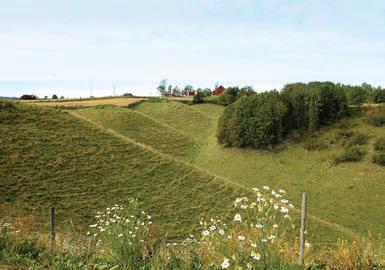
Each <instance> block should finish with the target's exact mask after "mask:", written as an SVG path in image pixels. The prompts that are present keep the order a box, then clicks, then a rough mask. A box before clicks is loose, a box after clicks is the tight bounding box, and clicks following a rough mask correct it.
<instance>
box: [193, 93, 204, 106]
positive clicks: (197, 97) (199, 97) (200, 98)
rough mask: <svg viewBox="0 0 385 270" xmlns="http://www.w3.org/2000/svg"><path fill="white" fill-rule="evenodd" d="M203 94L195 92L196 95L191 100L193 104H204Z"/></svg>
mask: <svg viewBox="0 0 385 270" xmlns="http://www.w3.org/2000/svg"><path fill="white" fill-rule="evenodd" d="M204 97H205V95H204V93H203V92H202V91H197V93H196V95H195V96H194V98H193V103H195V104H196V103H203V102H204Z"/></svg>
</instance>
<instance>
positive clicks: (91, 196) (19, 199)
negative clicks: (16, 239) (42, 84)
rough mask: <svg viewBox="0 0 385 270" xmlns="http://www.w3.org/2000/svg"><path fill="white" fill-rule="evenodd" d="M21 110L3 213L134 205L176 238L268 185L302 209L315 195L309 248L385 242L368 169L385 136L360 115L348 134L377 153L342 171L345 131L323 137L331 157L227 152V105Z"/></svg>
mask: <svg viewBox="0 0 385 270" xmlns="http://www.w3.org/2000/svg"><path fill="white" fill-rule="evenodd" d="M107 104H108V103H107ZM14 110H15V111H13V112H8V111H6V110H3V111H1V118H0V119H1V122H0V123H1V124H0V130H1V134H2V137H1V144H0V145H1V146H0V153H1V158H0V170H1V171H2V172H4V175H5V176H6V177H4V178H3V179H2V180H1V182H0V185H1V186H0V191H1V193H4V194H6V196H5V197H4V198H1V199H0V200H2V202H1V204H2V205H3V207H1V209H2V213H3V214H5V213H6V211H7V209H13V211H11V212H9V213H11V214H12V215H16V214H21V213H23V214H25V215H30V216H33V217H34V218H38V219H39V221H41V220H44V219H48V217H47V213H46V212H47V210H46V209H47V207H49V206H50V205H51V204H52V202H54V203H55V205H57V206H58V211H59V213H60V215H59V218H60V219H61V220H62V221H65V222H66V223H68V222H69V220H71V219H72V220H73V221H74V222H75V223H81V222H80V221H85V220H87V221H88V220H90V219H92V216H93V215H94V213H95V212H96V211H97V210H98V208H102V207H106V206H108V205H110V204H111V203H116V202H120V201H121V200H123V199H124V198H125V197H127V196H134V197H137V198H139V199H140V200H143V201H144V204H145V205H146V208H147V210H148V211H149V212H150V213H153V214H154V215H155V218H157V219H158V220H159V221H160V223H161V226H162V230H163V232H165V231H167V232H168V233H169V235H171V236H176V235H181V234H183V232H186V231H189V230H190V229H192V228H194V224H196V223H197V222H198V220H197V219H198V217H199V216H201V215H207V214H211V215H216V214H225V213H226V210H227V209H229V207H231V202H232V200H233V199H234V197H235V196H239V195H240V194H241V193H242V192H246V188H249V187H253V186H262V185H269V186H271V187H273V188H277V189H278V188H284V189H286V190H287V192H288V197H289V199H291V200H293V201H294V203H295V205H296V206H299V204H300V198H301V193H302V192H304V191H306V192H308V193H309V214H310V215H311V218H310V220H309V234H312V235H313V239H317V238H320V239H321V240H322V241H323V240H334V239H335V238H337V237H342V238H346V237H350V236H352V235H367V233H368V231H371V232H372V233H374V234H377V233H383V234H384V233H385V224H384V221H383V220H384V214H383V213H385V203H384V201H385V200H384V199H385V194H384V192H383V190H384V188H385V181H384V180H385V169H384V167H380V166H378V165H374V164H372V163H371V160H370V152H371V147H372V145H371V144H372V141H373V140H374V139H375V138H376V137H379V136H381V135H382V136H384V135H385V129H384V128H375V127H372V126H369V125H367V124H366V123H365V122H364V121H363V120H362V119H361V118H359V117H353V118H351V119H349V120H348V121H349V122H350V124H349V126H351V127H350V129H351V130H356V131H360V132H362V133H365V134H366V135H367V136H368V142H367V144H366V145H365V146H364V147H365V148H367V151H368V152H369V154H368V155H367V157H366V158H365V159H364V160H363V161H361V162H358V163H342V164H339V165H334V164H332V162H331V160H332V159H333V155H334V154H336V153H338V152H340V151H342V148H343V147H342V146H341V145H340V143H339V142H338V140H337V139H335V138H336V134H337V133H338V132H339V130H342V129H344V128H341V127H339V124H336V125H335V126H333V127H331V128H326V129H323V130H322V131H321V132H320V137H319V138H320V139H321V140H325V141H327V143H328V147H327V148H325V149H323V150H318V151H309V150H306V149H305V148H304V141H301V140H298V142H296V143H294V142H292V140H291V142H290V143H289V142H286V143H284V145H283V146H284V147H282V149H281V150H280V151H275V152H269V151H257V150H252V149H234V148H223V147H221V146H219V145H218V144H217V142H216V139H215V129H216V121H217V118H218V117H219V115H220V113H221V112H222V110H223V107H221V106H217V105H213V104H199V105H193V106H188V105H185V104H182V103H179V102H174V101H162V102H153V101H146V102H141V103H139V104H137V105H134V106H131V107H130V108H124V107H123V108H119V107H115V106H98V107H92V108H82V109H79V110H73V109H72V110H69V111H65V110H57V109H51V108H43V107H37V106H27V105H23V104H20V105H17V106H16V109H14ZM345 128H346V127H345ZM3 134H4V135H3ZM232 183H234V184H232Z"/></svg>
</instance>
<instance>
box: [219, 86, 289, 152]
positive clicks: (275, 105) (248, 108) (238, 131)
mask: <svg viewBox="0 0 385 270" xmlns="http://www.w3.org/2000/svg"><path fill="white" fill-rule="evenodd" d="M285 111H286V107H285V105H284V104H283V102H282V100H281V97H280V95H279V93H278V92H276V91H271V92H265V93H261V94H256V95H252V96H243V97H240V98H239V99H238V100H237V101H236V102H234V103H232V104H230V105H229V106H227V107H226V109H225V110H224V112H223V114H222V116H221V117H220V118H219V120H218V129H217V134H216V135H217V139H218V142H219V143H221V144H223V145H225V146H237V147H244V146H251V147H255V148H264V147H268V146H274V145H276V144H278V143H279V142H280V141H281V139H282V120H283V116H284V113H285Z"/></svg>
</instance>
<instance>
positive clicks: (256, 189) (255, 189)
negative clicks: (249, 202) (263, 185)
mask: <svg viewBox="0 0 385 270" xmlns="http://www.w3.org/2000/svg"><path fill="white" fill-rule="evenodd" d="M251 190H252V191H254V192H258V191H259V188H255V187H254V188H252V189H251Z"/></svg>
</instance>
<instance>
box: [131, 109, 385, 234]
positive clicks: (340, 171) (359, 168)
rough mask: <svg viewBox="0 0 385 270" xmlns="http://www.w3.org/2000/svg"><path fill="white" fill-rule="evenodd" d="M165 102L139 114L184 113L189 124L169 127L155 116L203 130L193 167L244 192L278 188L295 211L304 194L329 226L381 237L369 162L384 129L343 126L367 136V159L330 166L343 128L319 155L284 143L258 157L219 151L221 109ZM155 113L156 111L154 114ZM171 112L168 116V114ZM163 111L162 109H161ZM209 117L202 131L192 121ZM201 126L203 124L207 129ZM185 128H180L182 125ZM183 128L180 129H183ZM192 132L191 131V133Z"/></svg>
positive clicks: (354, 123) (330, 134)
mask: <svg viewBox="0 0 385 270" xmlns="http://www.w3.org/2000/svg"><path fill="white" fill-rule="evenodd" d="M173 103H175V102H168V103H167V102H163V103H160V104H156V105H153V104H150V103H147V102H144V103H142V104H140V107H139V108H134V109H139V110H140V111H141V112H142V113H145V114H147V115H148V116H149V117H155V116H156V115H157V113H159V112H160V111H162V115H170V114H172V113H174V112H175V107H178V108H179V107H181V108H182V107H183V118H182V119H189V120H188V121H185V122H183V121H182V120H181V121H175V122H174V121H169V119H168V118H167V119H164V117H162V116H159V117H158V119H159V121H164V122H168V125H170V126H172V127H173V128H176V129H178V128H183V129H185V130H192V131H191V134H193V132H194V131H196V130H202V131H201V132H200V134H201V137H200V139H201V142H202V148H201V150H202V151H201V152H200V154H199V156H198V158H197V161H196V164H197V165H198V166H200V167H202V168H205V169H207V170H208V171H210V172H212V173H214V174H217V175H220V176H221V177H224V178H226V179H229V180H231V181H234V182H235V183H238V184H241V185H242V186H244V187H253V186H262V185H265V184H268V185H271V186H273V187H282V188H284V189H286V190H287V191H288V194H289V195H288V196H289V198H290V199H291V200H293V201H294V202H295V203H296V204H297V205H299V204H300V198H301V194H302V192H305V191H306V192H308V193H309V213H310V214H311V215H313V216H316V217H318V218H320V219H323V220H327V221H330V222H331V223H333V224H339V225H340V226H343V227H346V228H348V229H352V230H354V231H356V232H359V233H361V234H363V235H366V234H367V232H368V231H371V232H372V233H374V234H377V233H381V234H385V223H384V222H383V213H385V203H384V202H385V194H384V193H383V190H384V189H385V181H384V179H385V169H384V167H381V166H379V165H375V164H373V163H372V162H371V157H370V152H371V148H372V142H373V141H374V140H375V139H376V138H378V137H379V136H384V135H385V128H378V127H372V126H369V125H368V124H366V123H365V121H364V120H363V118H361V117H352V118H349V119H347V120H346V122H347V125H348V126H351V128H350V130H352V131H354V132H360V133H363V134H365V135H366V136H367V138H368V139H367V144H366V145H365V146H364V148H366V150H367V152H368V153H369V154H368V155H367V156H366V158H365V159H364V160H363V161H361V162H355V163H342V164H339V165H333V164H332V163H331V161H332V159H333V155H335V154H338V153H340V152H341V151H342V149H343V146H341V145H340V144H339V143H338V141H337V139H336V137H337V134H338V133H339V132H340V131H341V130H345V129H346V127H344V125H340V124H339V123H337V124H336V125H334V126H332V127H329V128H323V129H322V131H321V133H320V136H319V137H320V139H321V140H325V141H327V143H329V142H330V144H329V147H327V148H326V149H323V150H317V151H309V150H306V149H305V147H304V141H303V140H302V141H301V140H299V141H298V142H296V143H293V142H291V141H287V142H286V143H284V145H283V146H284V147H283V149H282V150H280V151H275V152H269V151H258V150H253V149H237V148H223V147H221V146H220V145H218V144H217V141H216V138H215V130H216V119H217V118H218V117H219V115H220V113H221V111H222V110H223V107H221V106H217V105H213V104H198V105H193V106H190V108H189V106H187V105H184V104H177V105H175V104H173ZM152 107H154V108H156V109H154V110H152V109H151V108H152ZM168 107H169V111H167V108H168ZM159 108H161V109H159ZM198 110H199V111H201V112H202V115H201V117H202V116H203V115H206V116H207V120H205V121H206V122H207V123H208V126H206V127H205V128H204V129H202V128H201V123H200V121H201V118H195V117H194V115H196V112H197V111H198ZM206 122H205V123H206ZM183 123H184V124H183ZM183 125H184V127H183ZM193 127H195V129H194V128H193Z"/></svg>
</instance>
